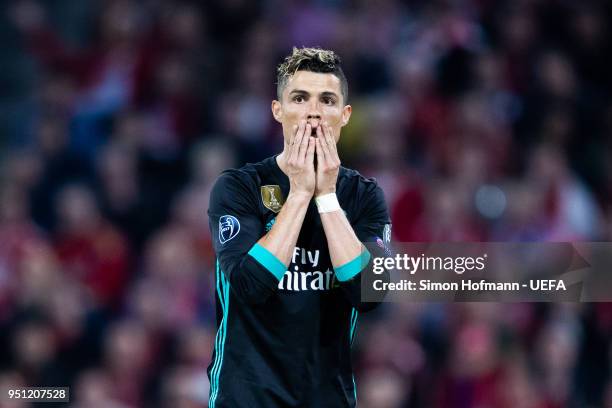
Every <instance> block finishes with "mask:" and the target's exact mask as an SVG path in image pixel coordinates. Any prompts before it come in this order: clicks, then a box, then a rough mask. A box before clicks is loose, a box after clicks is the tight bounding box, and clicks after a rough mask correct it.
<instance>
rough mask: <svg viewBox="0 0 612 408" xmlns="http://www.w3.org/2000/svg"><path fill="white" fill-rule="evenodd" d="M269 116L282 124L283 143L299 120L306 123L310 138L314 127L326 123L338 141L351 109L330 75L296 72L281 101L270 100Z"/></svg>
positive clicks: (332, 75)
mask: <svg viewBox="0 0 612 408" xmlns="http://www.w3.org/2000/svg"><path fill="white" fill-rule="evenodd" d="M272 114H273V115H274V118H275V119H276V120H277V121H278V122H280V123H281V124H282V125H283V136H284V138H285V142H289V139H290V138H291V137H292V133H293V126H294V125H298V124H299V121H300V120H302V119H304V120H306V121H307V122H308V123H310V125H311V127H312V132H313V134H312V136H316V134H315V131H316V128H317V126H319V124H321V122H326V123H327V124H328V125H329V126H330V127H331V128H332V132H333V134H334V138H335V139H336V142H338V139H340V128H342V127H343V126H344V125H346V124H347V123H348V120H349V118H350V116H351V106H350V105H344V100H343V98H342V92H341V87H340V79H339V78H338V77H337V76H335V75H334V74H323V73H316V72H310V71H297V72H296V73H295V74H294V75H293V76H291V77H290V78H289V81H287V86H285V89H283V93H282V96H281V100H280V101H272Z"/></svg>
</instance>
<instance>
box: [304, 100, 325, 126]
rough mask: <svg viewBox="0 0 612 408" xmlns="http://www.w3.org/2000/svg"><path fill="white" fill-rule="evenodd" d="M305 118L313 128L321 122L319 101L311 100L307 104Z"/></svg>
mask: <svg viewBox="0 0 612 408" xmlns="http://www.w3.org/2000/svg"><path fill="white" fill-rule="evenodd" d="M306 120H307V121H308V122H309V123H310V126H312V127H313V128H314V127H316V126H318V125H319V123H320V122H321V108H320V106H319V101H313V102H311V103H310V105H309V106H308V116H307V117H306Z"/></svg>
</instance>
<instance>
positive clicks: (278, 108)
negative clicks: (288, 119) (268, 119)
mask: <svg viewBox="0 0 612 408" xmlns="http://www.w3.org/2000/svg"><path fill="white" fill-rule="evenodd" d="M272 116H274V119H275V120H276V121H277V122H278V123H282V119H283V108H282V105H281V103H280V102H279V101H277V100H276V99H275V100H273V101H272Z"/></svg>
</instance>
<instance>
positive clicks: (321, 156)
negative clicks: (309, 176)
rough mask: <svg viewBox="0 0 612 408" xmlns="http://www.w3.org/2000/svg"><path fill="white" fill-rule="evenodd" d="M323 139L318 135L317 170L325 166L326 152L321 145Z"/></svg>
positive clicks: (316, 144)
mask: <svg viewBox="0 0 612 408" xmlns="http://www.w3.org/2000/svg"><path fill="white" fill-rule="evenodd" d="M321 144H322V143H321V139H319V138H318V137H317V138H316V141H315V146H316V151H317V170H318V169H322V168H323V166H325V163H326V161H325V153H324V152H323V147H322V146H321Z"/></svg>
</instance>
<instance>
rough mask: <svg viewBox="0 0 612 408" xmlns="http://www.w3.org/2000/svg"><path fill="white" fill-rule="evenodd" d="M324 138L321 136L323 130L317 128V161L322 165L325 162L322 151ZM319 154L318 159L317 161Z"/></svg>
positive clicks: (320, 127)
mask: <svg viewBox="0 0 612 408" xmlns="http://www.w3.org/2000/svg"><path fill="white" fill-rule="evenodd" d="M324 138H325V136H324V135H323V128H322V126H317V141H318V143H317V160H319V163H321V164H323V163H324V160H325V152H324V151H323V141H324V140H325V139H324ZM319 154H320V155H321V156H320V159H319Z"/></svg>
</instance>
